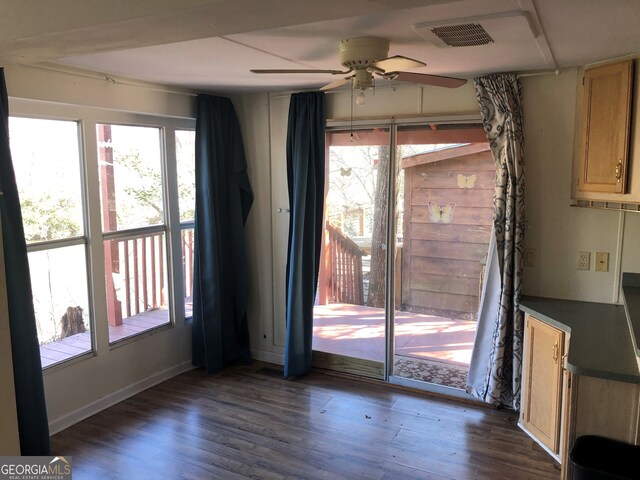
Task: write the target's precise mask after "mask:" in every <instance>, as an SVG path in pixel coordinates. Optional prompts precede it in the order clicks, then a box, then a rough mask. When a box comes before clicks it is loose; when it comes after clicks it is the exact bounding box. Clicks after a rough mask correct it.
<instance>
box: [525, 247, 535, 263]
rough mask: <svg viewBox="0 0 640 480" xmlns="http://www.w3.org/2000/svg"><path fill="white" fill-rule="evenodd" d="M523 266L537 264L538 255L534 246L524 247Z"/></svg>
mask: <svg viewBox="0 0 640 480" xmlns="http://www.w3.org/2000/svg"><path fill="white" fill-rule="evenodd" d="M523 263H524V266H525V267H536V266H537V264H538V255H537V252H536V249H535V248H531V247H527V248H525V249H524V262H523Z"/></svg>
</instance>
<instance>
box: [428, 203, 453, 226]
mask: <svg viewBox="0 0 640 480" xmlns="http://www.w3.org/2000/svg"><path fill="white" fill-rule="evenodd" d="M427 208H428V209H429V220H431V222H432V223H451V222H452V221H453V211H454V209H455V208H456V204H455V203H447V204H446V205H438V204H437V203H434V202H429V203H427Z"/></svg>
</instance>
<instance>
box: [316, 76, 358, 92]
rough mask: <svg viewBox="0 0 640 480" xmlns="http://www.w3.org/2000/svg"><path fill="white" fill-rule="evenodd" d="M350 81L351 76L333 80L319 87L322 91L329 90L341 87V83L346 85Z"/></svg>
mask: <svg viewBox="0 0 640 480" xmlns="http://www.w3.org/2000/svg"><path fill="white" fill-rule="evenodd" d="M350 81H351V77H348V78H340V79H338V80H334V81H333V82H331V83H329V84H327V85H325V86H324V87H321V88H320V90H321V91H324V90H331V89H332V88H338V87H341V86H342V85H346V84H347V83H349V82H350Z"/></svg>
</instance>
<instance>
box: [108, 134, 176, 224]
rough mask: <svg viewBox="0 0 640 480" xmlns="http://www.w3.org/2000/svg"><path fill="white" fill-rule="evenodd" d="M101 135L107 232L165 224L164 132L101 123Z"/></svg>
mask: <svg viewBox="0 0 640 480" xmlns="http://www.w3.org/2000/svg"><path fill="white" fill-rule="evenodd" d="M97 135H98V162H99V167H100V169H99V171H100V192H101V195H100V198H101V202H102V228H103V231H105V232H114V231H117V230H126V229H130V228H138V227H146V226H149V225H161V224H163V223H164V207H163V202H162V171H161V154H160V129H158V128H153V127H135V126H129V125H104V124H99V125H98V126H97Z"/></svg>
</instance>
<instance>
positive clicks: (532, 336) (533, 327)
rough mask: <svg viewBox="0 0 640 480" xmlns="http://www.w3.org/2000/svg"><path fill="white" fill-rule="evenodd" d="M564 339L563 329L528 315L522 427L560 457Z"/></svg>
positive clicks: (523, 365)
mask: <svg viewBox="0 0 640 480" xmlns="http://www.w3.org/2000/svg"><path fill="white" fill-rule="evenodd" d="M564 342H565V333H564V332H563V331H561V330H559V329H557V328H555V327H552V326H551V325H549V324H547V323H544V322H542V321H540V320H538V319H537V318H535V317H532V316H531V315H526V317H525V337H524V345H523V347H524V349H523V350H524V352H523V353H524V355H523V362H522V397H521V405H520V426H521V428H523V429H524V430H526V431H527V432H528V433H529V434H530V435H531V436H533V437H534V438H535V439H536V440H537V441H538V443H540V444H541V445H542V446H544V447H545V448H546V450H547V451H549V453H551V454H552V455H553V456H554V457H556V459H558V460H559V455H560V426H561V422H560V419H561V415H562V396H563V388H562V386H563V369H562V360H563V355H564Z"/></svg>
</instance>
